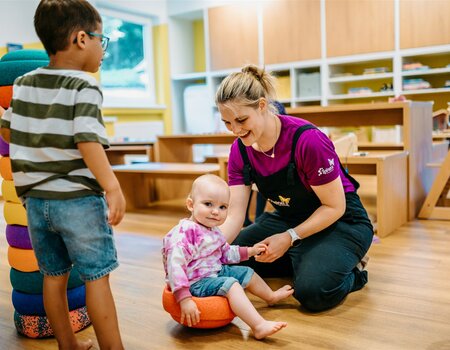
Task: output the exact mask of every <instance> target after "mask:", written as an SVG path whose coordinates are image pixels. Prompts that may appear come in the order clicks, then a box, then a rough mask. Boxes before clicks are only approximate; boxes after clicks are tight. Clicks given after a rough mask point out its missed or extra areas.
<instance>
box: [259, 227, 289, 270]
mask: <svg viewBox="0 0 450 350" xmlns="http://www.w3.org/2000/svg"><path fill="white" fill-rule="evenodd" d="M260 243H263V244H265V245H266V246H267V248H266V251H265V252H264V253H262V254H260V255H257V256H256V257H255V260H256V261H259V262H266V263H271V262H274V261H275V260H277V259H278V258H281V257H282V256H283V255H284V253H286V252H287V250H288V249H289V247H290V246H291V236H290V235H289V233H287V232H282V233H277V234H274V235H272V236H270V237H267V238H266V239H265V240H264V241H262V242H260Z"/></svg>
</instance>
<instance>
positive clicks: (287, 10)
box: [263, 0, 321, 64]
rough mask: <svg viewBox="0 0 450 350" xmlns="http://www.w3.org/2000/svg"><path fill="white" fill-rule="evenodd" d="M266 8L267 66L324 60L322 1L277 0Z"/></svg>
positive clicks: (265, 45) (265, 61)
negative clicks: (322, 53) (322, 51)
mask: <svg viewBox="0 0 450 350" xmlns="http://www.w3.org/2000/svg"><path fill="white" fill-rule="evenodd" d="M263 5H264V7H263V31H264V33H263V38H264V63H265V64H276V63H284V62H292V61H300V60H311V59H319V58H320V57H321V47H320V45H321V44H320V41H321V36H320V21H321V19H320V1H316V0H302V1H292V0H278V1H266V2H264V3H263ZM280 38H282V40H280Z"/></svg>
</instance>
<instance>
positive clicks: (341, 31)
mask: <svg viewBox="0 0 450 350" xmlns="http://www.w3.org/2000/svg"><path fill="white" fill-rule="evenodd" d="M325 9H326V27H327V30H326V34H327V35H326V37H327V39H326V40H327V41H326V43H327V56H330V57H335V56H346V55H356V54H362V53H369V52H380V51H391V50H394V38H395V36H394V0H382V1H380V0H326V5H325Z"/></svg>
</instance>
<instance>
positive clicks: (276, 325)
mask: <svg viewBox="0 0 450 350" xmlns="http://www.w3.org/2000/svg"><path fill="white" fill-rule="evenodd" d="M286 326H287V322H275V321H266V320H264V322H262V323H260V324H259V325H257V326H256V327H255V329H253V335H254V337H255V338H256V339H264V338H265V337H268V336H269V335H272V334H274V333H276V332H278V331H279V330H281V329H282V328H284V327H286Z"/></svg>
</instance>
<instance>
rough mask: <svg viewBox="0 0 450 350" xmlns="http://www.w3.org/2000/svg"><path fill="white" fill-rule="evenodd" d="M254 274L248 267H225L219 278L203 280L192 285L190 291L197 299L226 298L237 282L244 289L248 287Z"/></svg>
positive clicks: (218, 275)
mask: <svg viewBox="0 0 450 350" xmlns="http://www.w3.org/2000/svg"><path fill="white" fill-rule="evenodd" d="M254 273H255V272H254V271H253V269H251V268H250V267H247V266H238V265H223V266H222V269H221V270H220V272H219V273H218V274H217V277H205V278H202V279H201V280H199V281H197V282H195V283H194V284H192V285H191V287H190V288H189V290H190V292H191V294H192V295H193V296H195V297H209V296H212V295H221V296H224V295H227V293H228V291H229V290H230V288H231V286H232V285H233V284H234V283H236V282H237V283H239V284H240V285H241V286H242V288H245V287H247V285H248V284H249V282H250V280H251V278H252V276H253V274H254Z"/></svg>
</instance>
